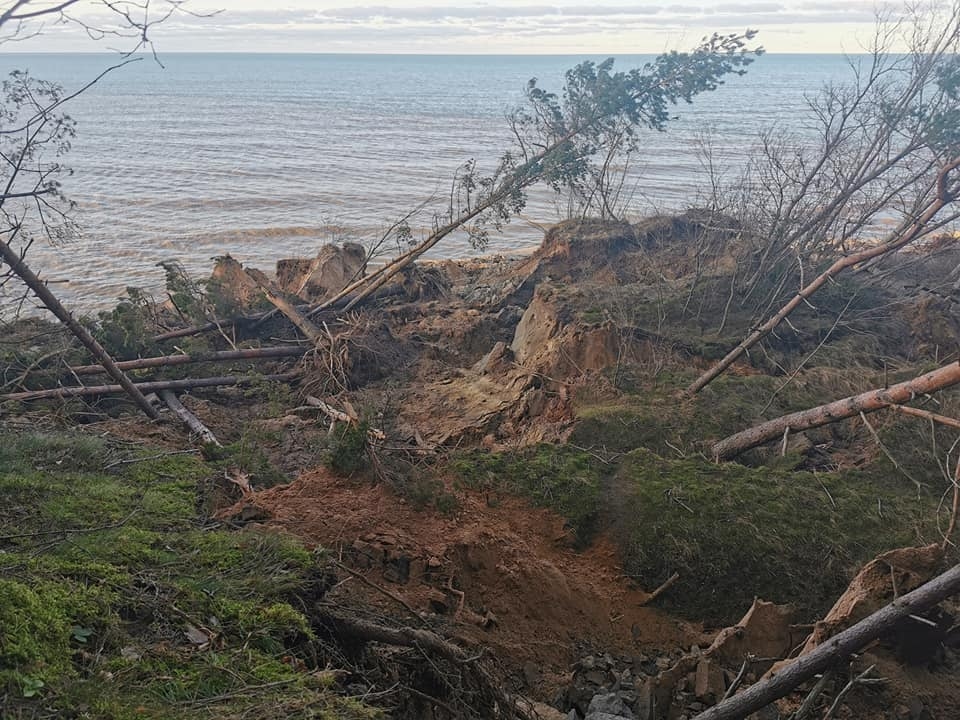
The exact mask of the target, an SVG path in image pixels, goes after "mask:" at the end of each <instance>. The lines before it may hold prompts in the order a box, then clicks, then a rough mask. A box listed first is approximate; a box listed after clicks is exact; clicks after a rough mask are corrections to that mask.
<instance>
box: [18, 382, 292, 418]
mask: <svg viewBox="0 0 960 720" xmlns="http://www.w3.org/2000/svg"><path fill="white" fill-rule="evenodd" d="M296 377H297V373H283V374H280V375H257V376H252V375H227V376H225V377H212V378H194V379H186V380H155V381H152V382H142V383H136V384H135V385H134V387H136V389H137V390H138V391H139V392H141V393H148V392H159V391H161V390H194V389H197V388H206V387H219V386H225V385H252V384H254V383H258V382H265V381H270V382H289V381H290V380H293V379H294V378H296ZM120 392H123V388H122V387H121V386H120V385H90V386H81V387H61V388H51V389H49V390H29V391H25V392H18V393H9V394H7V395H0V402H12V401H24V402H27V401H30V400H50V399H54V400H64V399H66V398H74V397H91V396H95V395H116V394H117V393H120ZM154 412H156V410H154ZM158 417H159V414H158Z"/></svg>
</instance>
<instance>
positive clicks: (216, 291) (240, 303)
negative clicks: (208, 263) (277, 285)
mask: <svg viewBox="0 0 960 720" xmlns="http://www.w3.org/2000/svg"><path fill="white" fill-rule="evenodd" d="M249 273H250V274H248V271H247V270H244V269H243V265H241V264H240V263H239V262H237V261H236V260H234V259H233V258H232V257H231V256H229V255H222V256H220V257H218V258H215V262H214V266H213V273H212V274H211V275H210V283H209V287H210V292H211V294H212V295H215V296H218V297H219V298H221V300H222V301H223V302H225V303H226V304H228V305H232V306H234V307H237V308H247V307H250V306H251V305H253V304H254V303H255V302H257V301H258V300H259V299H260V298H261V297H262V296H263V293H262V291H261V290H260V288H259V287H258V286H257V282H256V280H254V279H253V278H252V277H251V274H254V275H256V277H258V278H259V279H260V280H266V276H264V274H263V273H262V272H260V271H259V270H252V269H251V270H250V271H249Z"/></svg>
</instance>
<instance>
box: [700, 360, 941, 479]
mask: <svg viewBox="0 0 960 720" xmlns="http://www.w3.org/2000/svg"><path fill="white" fill-rule="evenodd" d="M958 383H960V361H958V362H954V363H951V364H950V365H947V366H946V367H942V368H939V369H938V370H933V371H932V372H928V373H926V374H924V375H921V376H920V377H916V378H913V379H911V380H907V381H905V382H902V383H898V384H897V385H892V386H890V387H889V388H880V389H877V390H870V391H868V392H865V393H861V394H859V395H853V396H851V397H846V398H843V399H842V400H835V401H834V402H832V403H827V404H826V405H819V406H817V407H815V408H810V409H809V410H801V411H799V412H794V413H790V414H789V415H783V416H781V417H778V418H776V419H774V420H768V421H767V422H764V423H760V424H759V425H755V426H753V427H751V428H747V429H746V430H742V431H740V432H738V433H736V434H734V435H730V436H729V437H726V438H724V439H723V440H721V441H720V442H718V443H716V444H714V446H713V447H712V448H711V451H712V453H713V457H714V458H715V459H716V460H729V459H730V458H734V457H736V456H737V455H739V454H740V453H742V452H744V451H746V450H749V449H750V448H752V447H756V446H757V445H762V444H763V443H765V442H769V441H770V440H775V439H779V438H781V437H783V434H784V432H786V431H787V430H788V429H789V430H790V432H801V431H803V430H809V429H810V428H815V427H820V426H822V425H829V424H830V423H835V422H837V421H838V420H845V419H846V418H849V417H854V416H856V415H859V414H860V413H872V412H876V411H877V410H882V409H883V408H886V407H890V406H891V405H902V404H903V403H906V402H909V401H911V400H912V399H913V398H915V397H916V396H917V395H923V394H926V393H932V392H936V391H937V390H943V389H944V388H948V387H950V386H952V385H956V384H958Z"/></svg>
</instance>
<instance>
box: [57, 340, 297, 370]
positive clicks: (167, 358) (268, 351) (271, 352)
mask: <svg viewBox="0 0 960 720" xmlns="http://www.w3.org/2000/svg"><path fill="white" fill-rule="evenodd" d="M303 353H304V350H303V348H302V347H297V346H296V345H277V346H276V347H265V348H249V349H246V350H223V351H219V352H211V353H199V354H197V355H161V356H159V357H149V358H139V359H137V360H121V361H119V362H117V367H118V368H120V369H121V370H146V369H148V368H158V367H171V366H173V365H188V364H190V363H201V362H230V361H231V360H270V359H273V358H284V357H299V356H301V355H303ZM66 372H68V373H70V374H71V375H96V374H97V373H102V372H104V369H103V366H102V365H77V366H74V367H68V368H67V369H66Z"/></svg>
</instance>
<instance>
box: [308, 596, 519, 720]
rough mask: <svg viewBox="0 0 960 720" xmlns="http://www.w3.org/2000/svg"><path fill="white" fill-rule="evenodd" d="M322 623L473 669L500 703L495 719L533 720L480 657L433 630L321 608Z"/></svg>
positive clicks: (319, 610) (357, 635)
mask: <svg viewBox="0 0 960 720" xmlns="http://www.w3.org/2000/svg"><path fill="white" fill-rule="evenodd" d="M317 609H318V614H319V616H320V617H319V619H320V620H321V621H322V622H324V624H326V625H327V626H328V627H330V628H331V630H333V631H334V632H335V633H337V634H341V635H347V636H349V637H353V638H359V639H361V640H365V641H368V642H377V643H383V644H386V645H394V646H398V647H411V648H417V649H418V650H420V652H423V653H426V654H428V655H436V656H438V657H441V658H443V659H445V660H448V661H450V662H452V663H454V664H457V665H460V666H468V665H469V666H470V667H471V669H472V671H473V674H474V675H475V677H476V678H477V679H478V680H479V681H480V682H481V683H482V685H483V689H484V691H485V692H487V693H489V694H490V696H491V697H492V698H493V699H494V700H495V701H496V705H497V707H496V714H495V717H500V718H505V719H507V718H519V719H520V720H533V718H532V717H531V715H529V714H528V713H527V711H526V710H525V709H524V708H523V707H521V705H522V703H517V702H516V701H515V700H514V699H513V698H511V697H510V696H509V695H508V694H507V693H506V691H504V690H503V688H502V683H500V682H499V681H498V680H497V679H496V678H494V677H493V676H492V675H490V673H489V672H488V671H487V670H486V668H484V667H483V665H482V664H481V663H480V662H479V656H475V657H472V656H470V655H468V654H467V653H466V652H465V651H464V650H463V649H462V648H460V647H457V646H456V645H454V644H452V643H450V642H448V641H447V640H445V639H443V638H442V637H441V636H440V635H437V634H436V633H435V632H431V631H430V630H421V629H416V628H411V627H401V628H392V627H387V626H385V625H378V624H374V623H371V622H368V621H366V620H360V619H359V618H356V617H347V616H346V615H342V614H340V613H335V612H333V611H331V610H329V609H328V608H327V607H325V606H322V605H320V606H318V608H317Z"/></svg>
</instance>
